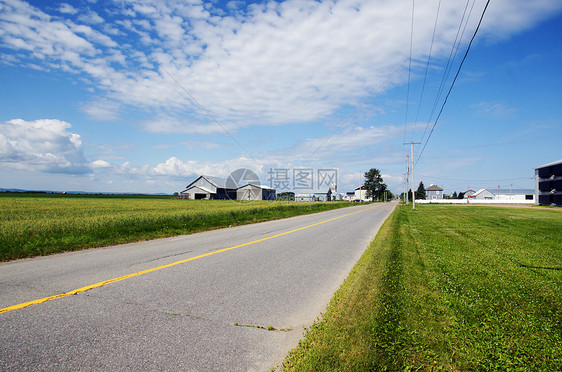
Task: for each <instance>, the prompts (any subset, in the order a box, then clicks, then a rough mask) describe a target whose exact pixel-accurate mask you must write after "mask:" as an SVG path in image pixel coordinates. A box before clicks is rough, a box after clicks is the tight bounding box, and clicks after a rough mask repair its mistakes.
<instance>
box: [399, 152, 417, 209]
mask: <svg viewBox="0 0 562 372" xmlns="http://www.w3.org/2000/svg"><path fill="white" fill-rule="evenodd" d="M420 144H421V142H406V143H403V145H411V146H412V155H411V156H410V159H411V161H412V209H413V210H416V195H415V194H414V187H415V183H414V145H420Z"/></svg>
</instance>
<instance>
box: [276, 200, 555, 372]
mask: <svg viewBox="0 0 562 372" xmlns="http://www.w3.org/2000/svg"><path fill="white" fill-rule="evenodd" d="M284 368H285V369H286V370H299V371H301V370H303V371H307V370H308V371H318V370H338V371H339V370H341V371H343V370H348V371H367V370H374V371H378V370H391V371H399V370H400V371H402V370H421V371H428V370H462V371H464V370H487V371H496V370H529V371H539V370H540V371H560V370H562V211H559V210H548V209H535V208H532V209H513V208H497V207H496V208H494V207H472V208H471V207H464V206H434V205H422V206H419V207H418V208H416V211H411V210H410V209H409V208H406V207H401V208H399V209H397V210H396V211H395V213H394V214H393V215H392V216H391V217H390V218H389V219H388V220H387V222H386V223H385V225H384V226H383V228H382V229H381V231H380V232H379V235H378V236H377V238H376V239H375V241H374V242H373V243H372V244H371V246H370V247H369V248H368V249H367V251H366V252H365V254H364V255H363V257H362V258H361V260H360V261H359V262H358V264H357V265H356V267H355V268H354V269H353V271H352V272H351V274H350V275H349V277H348V279H347V280H346V282H345V283H344V284H343V286H342V287H341V288H340V290H339V291H338V292H337V293H336V294H335V296H334V298H333V299H332V301H331V303H330V306H329V308H328V310H327V312H326V314H324V317H323V319H322V320H319V321H317V322H316V323H315V324H314V325H313V326H312V327H311V328H310V329H309V330H308V332H307V335H306V337H305V339H304V340H303V341H301V342H300V344H299V346H298V347H297V348H296V349H294V350H293V351H291V353H290V354H289V355H288V357H287V359H286V360H285V362H284Z"/></svg>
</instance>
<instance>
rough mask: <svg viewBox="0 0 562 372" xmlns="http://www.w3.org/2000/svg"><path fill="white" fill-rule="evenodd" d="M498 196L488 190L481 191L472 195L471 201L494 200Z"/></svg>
mask: <svg viewBox="0 0 562 372" xmlns="http://www.w3.org/2000/svg"><path fill="white" fill-rule="evenodd" d="M495 197H496V195H495V194H494V193H493V192H491V191H490V190H488V189H480V190H478V191H476V192H475V193H474V194H472V198H471V199H476V200H494V199H495Z"/></svg>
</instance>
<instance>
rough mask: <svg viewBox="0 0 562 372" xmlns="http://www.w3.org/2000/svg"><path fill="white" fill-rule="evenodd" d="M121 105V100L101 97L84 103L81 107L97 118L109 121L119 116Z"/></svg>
mask: <svg viewBox="0 0 562 372" xmlns="http://www.w3.org/2000/svg"><path fill="white" fill-rule="evenodd" d="M120 106H121V105H120V104H119V102H115V101H110V100H108V99H99V100H96V101H92V102H88V103H84V104H83V105H82V107H81V108H82V111H84V112H85V113H87V114H88V115H89V116H91V117H92V118H94V119H96V120H101V121H109V120H115V119H117V118H118V117H119V109H120Z"/></svg>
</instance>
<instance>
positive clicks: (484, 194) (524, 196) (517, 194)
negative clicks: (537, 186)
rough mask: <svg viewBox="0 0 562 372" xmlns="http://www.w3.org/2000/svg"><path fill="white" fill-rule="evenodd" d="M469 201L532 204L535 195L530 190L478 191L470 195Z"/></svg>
mask: <svg viewBox="0 0 562 372" xmlns="http://www.w3.org/2000/svg"><path fill="white" fill-rule="evenodd" d="M471 199H473V200H494V201H499V202H513V203H532V202H534V200H535V194H534V190H530V189H480V190H478V191H477V192H476V193H474V195H472V198H471Z"/></svg>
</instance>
